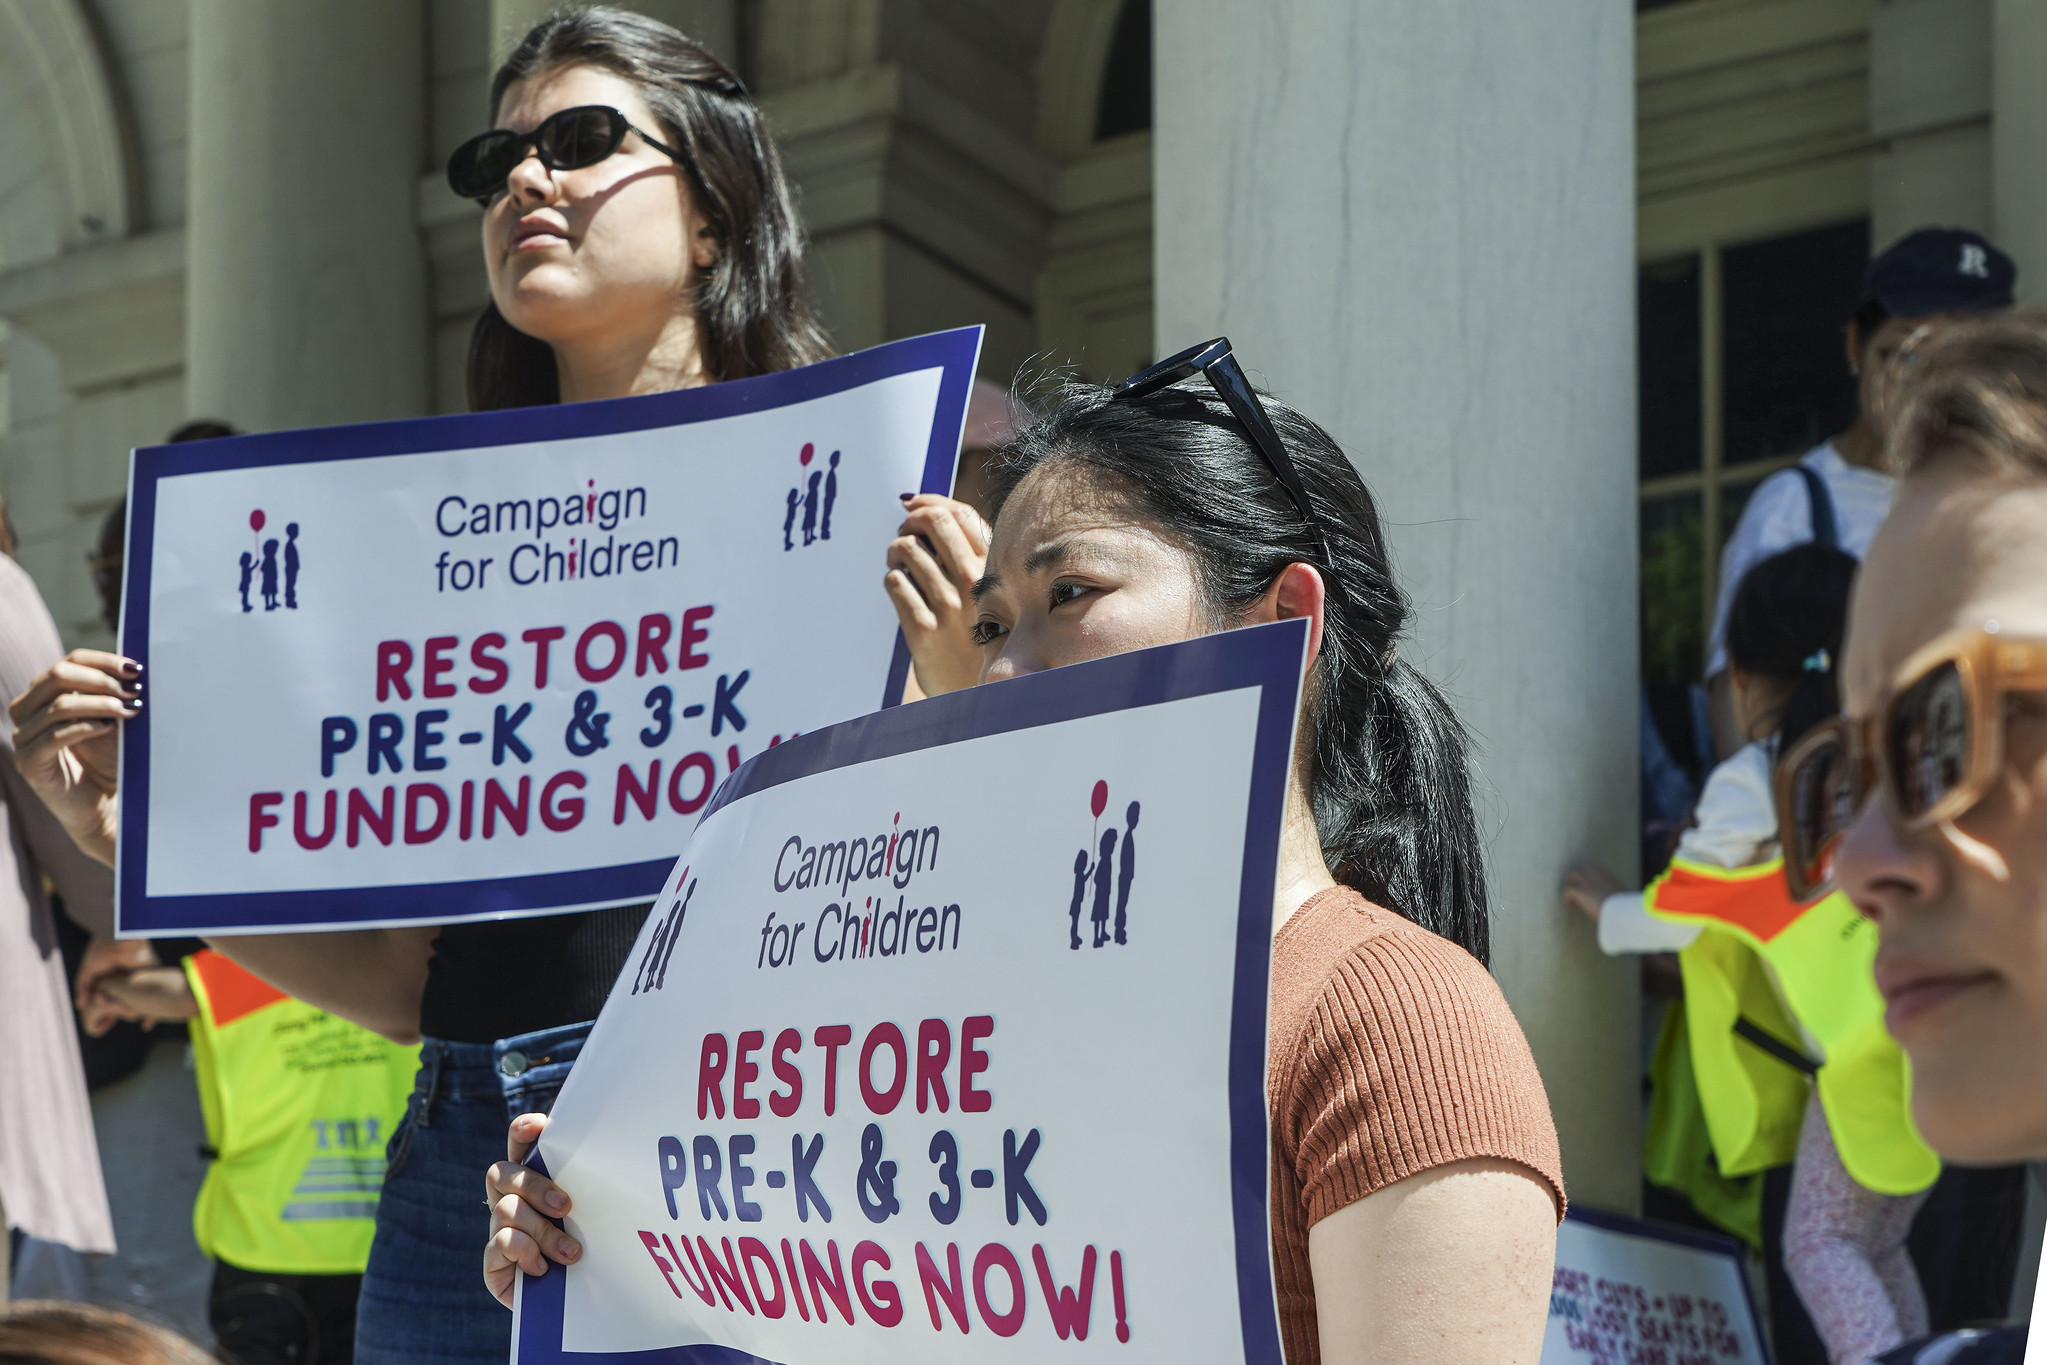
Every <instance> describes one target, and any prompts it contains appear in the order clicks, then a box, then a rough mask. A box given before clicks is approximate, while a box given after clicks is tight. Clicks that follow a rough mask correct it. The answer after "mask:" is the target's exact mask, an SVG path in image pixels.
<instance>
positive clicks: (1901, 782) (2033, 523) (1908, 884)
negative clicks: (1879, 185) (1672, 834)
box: [1777, 316, 2047, 1365]
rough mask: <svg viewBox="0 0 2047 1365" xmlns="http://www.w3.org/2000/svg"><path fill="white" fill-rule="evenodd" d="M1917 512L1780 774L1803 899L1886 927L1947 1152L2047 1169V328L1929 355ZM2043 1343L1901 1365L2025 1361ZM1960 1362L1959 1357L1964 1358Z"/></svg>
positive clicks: (1877, 576) (1908, 465) (2003, 322)
mask: <svg viewBox="0 0 2047 1365" xmlns="http://www.w3.org/2000/svg"><path fill="white" fill-rule="evenodd" d="M1892 401H1893V402H1894V403H1895V404H1896V405H1897V406H1896V409H1895V411H1896V419H1895V421H1894V423H1893V426H1892V436H1891V455H1892V458H1893V460H1894V462H1895V463H1896V465H1897V466H1898V468H1899V470H1900V472H1901V474H1902V479H1901V481H1900V483H1899V486H1898V500H1897V502H1896V504H1895V505H1894V506H1893V508H1892V510H1891V515H1890V518H1889V520H1888V521H1886V522H1885V523H1884V527H1883V529H1882V531H1880V532H1879V533H1878V534H1877V537H1876V540H1875V542H1874V543H1873V544H1872V545H1871V546H1870V551H1869V557H1868V558H1867V560H1865V561H1864V565H1863V569H1862V575H1861V578H1860V579H1859V581H1858V583H1857V586H1856V591H1855V601H1854V606H1853V608H1852V610H1851V613H1850V616H1849V626H1848V643H1847V653H1846V658H1845V660H1844V672H1843V679H1842V681H1843V694H1844V695H1843V702H1844V707H1843V709H1844V714H1843V716H1842V718H1841V719H1840V720H1839V721H1837V722H1835V723H1833V724H1831V725H1829V726H1825V727H1822V728H1821V729H1820V730H1818V731H1816V732H1815V733H1814V734H1813V735H1811V736H1810V737H1809V738H1807V740H1806V741H1805V742H1804V743H1802V744H1801V745H1799V746H1798V748H1797V749H1795V750H1793V751H1792V752H1791V753H1790V754H1787V755H1786V756H1785V758H1784V760H1783V762H1782V763H1781V765H1780V766H1779V769H1778V774H1777V791H1778V801H1779V808H1780V818H1781V821H1782V827H1783V829H1784V832H1785V845H1786V847H1785V865H1786V869H1787V872H1789V873H1790V874H1791V876H1792V878H1793V881H1794V884H1795V889H1797V890H1799V891H1801V892H1803V893H1805V894H1809V895H1810V894H1818V893H1819V892H1821V891H1823V890H1826V889H1827V888H1829V887H1830V886H1836V885H1838V886H1839V887H1840V888H1841V889H1842V890H1844V891H1846V892H1847V893H1848V895H1849V896H1850V897H1851V898H1852V899H1853V900H1854V902H1855V904H1856V905H1857V907H1858V908H1860V909H1861V910H1862V912H1863V913H1864V914H1865V915H1867V916H1869V918H1870V919H1871V920H1873V921H1874V922H1875V923H1876V926H1877V930H1878V935H1879V939H1880V947H1879V949H1878V952H1877V958H1876V981H1877V986H1878V988H1879V989H1880V990H1881V991H1882V992H1883V996H1884V999H1885V1001H1886V1005H1887V1012H1886V1015H1885V1022H1886V1024H1887V1025H1888V1027H1889V1028H1890V1031H1891V1032H1892V1034H1894V1035H1895V1036H1896V1037H1897V1040H1898V1042H1899V1043H1900V1044H1901V1045H1902V1046H1903V1048H1904V1049H1905V1052H1906V1054H1907V1055H1908V1056H1909V1057H1910V1058H1911V1062H1912V1086H1913V1095H1912V1101H1913V1114H1914V1117H1915V1118H1916V1119H1917V1120H1918V1123H1919V1127H1920V1130H1921V1131H1922V1132H1923V1133H1924V1134H1925V1136H1926V1139H1927V1141H1928V1142H1929V1143H1931V1144H1932V1146H1933V1147H1934V1149H1935V1150H1937V1151H1938V1152H1940V1153H1941V1155H1943V1156H1944V1157H1947V1158H1950V1159H1952V1160H1955V1161H1959V1162H1965V1163H1976V1164H1991V1163H2003V1162H2016V1161H2028V1160H2040V1159H2042V1158H2047V1086H2043V1085H2042V1084H2041V1077H2042V1076H2043V1075H2047V323H2043V321H2042V319H2041V318H2039V317H2037V316H2035V317H2014V318H2005V319H1998V320H1995V321H1986V322H1981V323H1972V324H1969V325H1968V326H1966V327H1959V328H1956V329H1955V330H1954V331H1952V332H1950V333H1947V334H1945V335H1942V336H1940V337H1938V338H1935V339H1933V340H1931V341H1930V342H1928V343H1927V344H1926V345H1925V346H1923V347H1922V348H1920V349H1919V350H1918V351H1917V352H1916V353H1915V354H1913V355H1911V356H1909V357H1908V358H1907V361H1906V364H1905V366H1904V368H1903V370H1902V371H1901V373H1900V375H1899V377H1898V379H1897V380H1896V387H1895V390H1894V393H1893V394H1892ZM2023 1351H2024V1333H2023V1331H2022V1330H2020V1331H2017V1332H2015V1333H1990V1334H1986V1335H1983V1336H1980V1337H1977V1338H1975V1339H1973V1340H1970V1341H1967V1342H1966V1343H1962V1342H1956V1341H1952V1340H1950V1341H1947V1342H1943V1343H1942V1344H1940V1345H1939V1346H1938V1347H1936V1348H1933V1349H1932V1350H1931V1351H1930V1352H1929V1351H1928V1348H1927V1346H1926V1344H1925V1343H1918V1344H1908V1345H1906V1346H1903V1347H1900V1348H1899V1349H1898V1350H1897V1351H1895V1352H1893V1353H1891V1354H1890V1355H1888V1356H1886V1357H1884V1359H1885V1360H1886V1361H1895V1362H1914V1361H1918V1360H1920V1359H1922V1358H1925V1359H1938V1360H1941V1361H1943V1362H1953V1365H1989V1362H1992V1361H1998V1362H2002V1361H2006V1360H2009V1361H2011V1362H2013V1365H2016V1362H2017V1361H2018V1360H2019V1359H2020V1358H2021V1355H2022V1354H2023ZM1957 1352H1959V1353H1957Z"/></svg>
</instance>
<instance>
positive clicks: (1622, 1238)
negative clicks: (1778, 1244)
mask: <svg viewBox="0 0 2047 1365" xmlns="http://www.w3.org/2000/svg"><path fill="white" fill-rule="evenodd" d="M1552 1286H1553V1287H1552V1289H1551V1291H1550V1301H1549V1329H1548V1331H1547V1333H1546V1334H1545V1335H1544V1337H1543V1340H1542V1365H1565V1362H1571V1361H1587V1362H1595V1363H1596V1365H1768V1361H1769V1357H1768V1356H1767V1355H1766V1354H1765V1353H1764V1350H1763V1329H1762V1324H1761V1322H1760V1321H1758V1319H1757V1317H1756V1310H1755V1302H1754V1300H1753V1299H1751V1298H1750V1297H1749V1287H1748V1277H1747V1275H1746V1274H1745V1273H1744V1272H1743V1270H1742V1252H1741V1243H1739V1242H1737V1241H1735V1240H1734V1239H1733V1238H1731V1237H1719V1236H1715V1235H1713V1234H1711V1233H1704V1232H1694V1231H1693V1230H1691V1229H1689V1228H1678V1227H1670V1226H1668V1225H1665V1224H1659V1223H1645V1222H1642V1221H1641V1220H1639V1219H1635V1218H1624V1217H1621V1216H1620V1215H1618V1214H1611V1213H1603V1212H1600V1211H1599V1210H1597V1209H1581V1208H1573V1209H1572V1210H1571V1211H1570V1215H1569V1216H1568V1217H1567V1218H1565V1219H1564V1222H1563V1226H1561V1227H1560V1228H1558V1229H1557V1267H1556V1274H1555V1278H1554V1280H1553V1281H1552Z"/></svg>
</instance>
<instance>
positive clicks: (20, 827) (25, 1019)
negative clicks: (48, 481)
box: [0, 514, 115, 1269]
mask: <svg viewBox="0 0 2047 1365" xmlns="http://www.w3.org/2000/svg"><path fill="white" fill-rule="evenodd" d="M0 524H4V514H0ZM63 653H64V649H63V645H62V643H61V642H60V641H59V640H58V638H57V627H56V624H55V623H54V622H53V621H52V620H51V619H50V613H49V610H48V608H46V607H45V606H44V605H43V599H42V595H41V594H40V593H38V592H37V591H36V586H35V584H34V583H33V582H32V581H31V580H30V579H29V576H28V574H27V572H26V571H24V570H23V569H22V567H21V566H20V565H19V564H17V563H15V562H14V559H13V558H12V556H8V555H0V689H12V688H16V687H21V686H25V685H26V683H27V682H28V681H29V680H31V679H33V678H34V677H35V676H36V675H37V674H38V673H40V672H42V671H43V670H44V669H46V668H48V667H49V666H50V665H51V664H53V663H55V662H56V661H57V660H58V659H60V658H62V657H63ZM0 747H4V748H5V749H6V750H7V751H8V752H7V753H6V755H5V758H6V759H12V757H13V752H12V750H13V745H12V742H11V741H0ZM0 822H4V824H5V834H4V837H0V861H4V866H0V1055H4V1058H5V1060H4V1062H0V1220H4V1223H5V1226H6V1229H7V1230H8V1231H9V1232H10V1233H12V1232H15V1231H19V1232H20V1233H23V1234H26V1236H27V1237H30V1238H36V1239H41V1240H42V1241H44V1242H46V1243H49V1244H54V1245H58V1246H62V1247H66V1248H71V1249H74V1250H75V1251H77V1252H87V1253H102V1254H103V1253H107V1252H111V1251H113V1250H114V1245H115V1242H114V1226H113V1214H112V1211H111V1210H110V1208H109V1205H108V1201H107V1192H106V1186H105V1184H104V1182H103V1180H102V1177H101V1173H100V1159H99V1145H98V1142H97V1140H96V1139H95V1137H94V1134H93V1115H92V1108H91V1105H90V1102H89V1101H88V1099H87V1097H86V1086H85V1071H84V1067H83V1064H82V1062H81V1060H80V1057H79V1051H78V1040H77V1036H76V1034H75V1032H74V1029H73V1024H72V1016H71V1003H70V993H69V991H68V990H67V989H66V987H67V984H68V983H67V981H66V972H65V966H64V959H63V955H62V953H61V951H60V949H59V946H58V938H57V921H56V917H55V913H54V912H53V909H52V906H51V903H50V896H49V893H48V891H46V889H45V888H46V886H54V887H55V888H56V891H57V893H58V894H59V895H60V896H62V897H63V898H64V900H65V901H66V902H68V903H69V905H70V906H71V909H72V913H74V914H76V915H79V916H81V917H83V918H85V919H86V920H88V921H89V922H91V923H92V924H94V925H95V926H98V927H103V928H104V929H106V930H108V931H111V930H112V927H113V879H112V877H111V876H110V875H109V874H108V871H107V869H106V868H104V867H100V866H98V865H96V864H94V863H93V862H92V861H91V860H90V859H87V858H85V857H83V855H82V854H80V852H79V850H78V848H77V847H76V846H75V845H74V844H73V843H72V842H71V840H70V838H69V837H68V836H67V835H66V834H65V832H64V829H63V827H62V826H61V825H59V824H58V822H57V821H56V819H55V818H54V817H53V816H52V815H51V814H50V812H49V811H48V810H47V809H46V808H45V807H44V805H43V802H42V800H41V798H39V797H38V796H37V795H36V794H35V792H34V791H33V790H32V789H31V788H30V786H29V784H28V783H27V782H25V781H24V780H23V779H22V777H21V775H20V774H19V773H18V772H16V771H15V767H14V764H13V763H12V762H7V761H0ZM8 1259H9V1258H7V1257H0V1269H8V1268H9V1267H8V1264H7V1263H8Z"/></svg>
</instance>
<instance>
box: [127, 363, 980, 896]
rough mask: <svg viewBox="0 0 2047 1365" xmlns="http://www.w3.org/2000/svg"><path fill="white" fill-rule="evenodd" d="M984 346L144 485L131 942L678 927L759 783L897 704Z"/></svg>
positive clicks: (259, 441) (209, 460) (377, 441)
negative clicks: (892, 580) (570, 921)
mask: <svg viewBox="0 0 2047 1365" xmlns="http://www.w3.org/2000/svg"><path fill="white" fill-rule="evenodd" d="M979 344H980V329H979V328H969V329H965V330H962V331H958V332H946V333H940V334H937V335H934V336H929V337H920V338H917V339H914V340H910V341H902V342H896V343H893V344H891V345H887V346H882V347H878V348H876V349H874V350H871V351H864V352H861V353H860V354H858V355H852V356H846V357H843V358H840V359H837V360H831V361H826V362H824V363H822V364H818V365H812V366H808V367H805V368H803V369H800V370H792V371H788V372H786V373H782V374H776V375H768V376H764V377H761V378H758V379H747V380H738V381H734V382H731V383H725V384H714V385H710V386H707V387H703V388H697V389H689V390H684V391H681V392H677V393H669V394H658V395H650V396H647V397H642V398H629V399H620V400H617V401H614V402H603V403H581V404H567V405H558V406H549V407H539V408H522V409H516V410H512V411H505V412H491V413H477V414H470V415H464V416H455V417H437V418H426V419H421V420H417V421H406V422H384V423H375V424H371V425H367V426H357V427H334V428H326V429H321V430H314V431H296V432H277V433H270V434H264V435H258V436H247V437H239V438H235V439H232V440H225V441H210V442H203V443H194V444H191V445H175V446H160V447H156V448H154V449H149V450H141V451H137V452H136V454H135V457H134V463H133V468H132V471H131V474H130V489H129V499H130V501H129V513H128V553H127V583H126V590H125V594H124V615H123V622H122V642H123V648H124V650H125V651H126V652H127V653H128V654H129V655H130V656H131V657H133V658H135V659H137V660H138V661H140V662H141V663H143V664H144V665H145V669H146V672H145V674H144V679H145V683H146V692H145V697H146V704H145V706H144V709H143V711H142V713H141V714H140V715H139V716H138V717H137V718H136V719H134V720H131V721H129V722H127V723H126V725H125V727H124V735H123V740H122V750H121V803H122V805H121V835H122V837H121V844H120V849H119V853H118V857H117V859H116V862H117V866H118V876H119V907H120V928H121V931H122V932H123V933H125V934H164V933H179V934H193V933H205V932H234V933H244V932H251V931H256V932H261V931H264V930H287V929H311V928H319V927H363V926H369V925H376V924H397V923H418V924H437V923H451V922H456V921H461V920H472V919H487V918H499V917H505V916H512V915H523V914H538V913H545V912H552V911H559V910H564V909H576V908H592V907H597V906H604V905H625V904H631V903H633V902H635V901H644V900H646V899H648V898H649V897H651V896H652V895H653V894H654V893H655V892H656V891H657V890H659V889H660V886H661V883H662V881H663V879H664V878H665V877H666V876H667V874H668V871H669V869H670V864H671V861H672V859H673V857H674V854H675V851H676V849H678V848H680V847H681V845H682V842H683V840H684V839H685V838H686V837H687V835H688V831H689V829H690V827H691V825H692V824H694V823H695V821H696V819H697V818H698V815H699V814H700V812H701V810H702V808H703V807H704V805H705V804H706V803H707V802H708V801H709V800H710V797H711V793H712V792H713V791H714V790H715V789H716V787H717V785H718V783H719V782H721V781H722V780H724V778H725V777H726V776H727V775H729V774H730V773H731V772H732V771H733V770H734V769H736V768H737V767H738V766H739V764H740V763H741V761H742V760H743V759H744V758H745V757H747V756H748V755H751V754H754V753H757V752H759V751H760V750H761V749H763V748H766V747H768V746H769V745H771V744H773V743H775V742H777V741H778V740H780V739H783V738H787V737H788V736H790V735H792V734H796V733H799V732H803V731H809V730H813V729H816V728H818V727H820V726H822V725H827V724H830V723H832V722H834V721H839V720H844V719H846V718H848V717H850V716H856V715H860V714H863V713H865V712H868V711H872V710H874V709H875V708H876V707H878V706H881V705H882V704H883V701H884V696H885V695H887V696H894V695H896V693H897V692H898V691H899V690H900V687H901V683H902V679H903V676H904V673H905V671H906V669H907V665H908V656H907V654H906V652H905V651H904V650H903V649H902V647H901V644H900V637H899V634H898V632H897V630H896V625H895V616H894V612H893V609H892V608H891V607H890V605H889V602H888V599H887V597H886V595H885V593H884V592H883V591H882V588H881V575H882V572H883V565H882V553H883V549H884V547H885V546H886V544H887V542H888V541H889V539H890V538H891V537H893V536H894V534H895V531H896V528H897V526H898V525H899V524H900V522H901V521H902V516H903V509H902V504H901V502H900V501H899V500H898V495H899V494H901V493H904V492H906V491H912V490H918V489H922V490H926V491H944V490H946V489H948V488H949V487H950V485H951V479H952V471H953V464H954V462H955V460H956V459H957V456H958V450H959V436H960V428H961V424H962V422H963V420H964V415H965V411H966V401H967V393H968V388H969V385H970V384H971V381H972V377H973V370H974V363H975V358H976V355H977V353H978V349H979Z"/></svg>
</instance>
